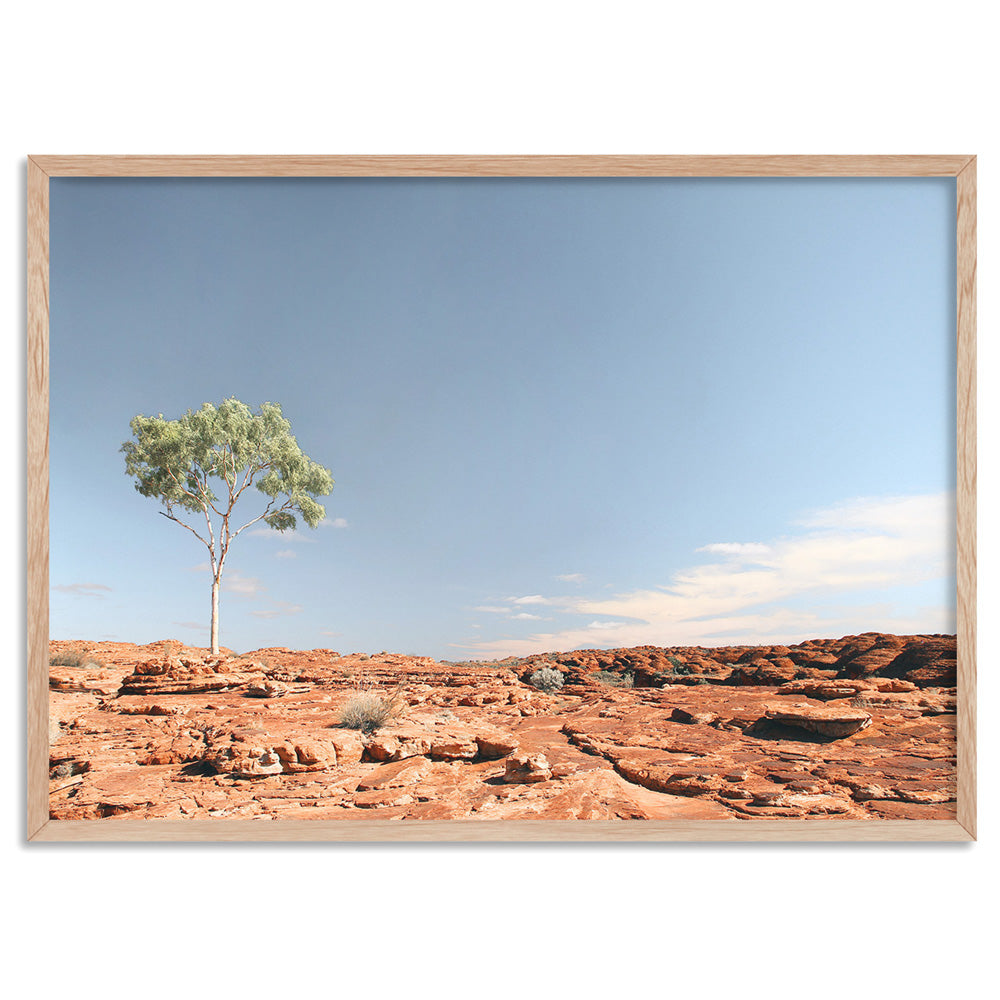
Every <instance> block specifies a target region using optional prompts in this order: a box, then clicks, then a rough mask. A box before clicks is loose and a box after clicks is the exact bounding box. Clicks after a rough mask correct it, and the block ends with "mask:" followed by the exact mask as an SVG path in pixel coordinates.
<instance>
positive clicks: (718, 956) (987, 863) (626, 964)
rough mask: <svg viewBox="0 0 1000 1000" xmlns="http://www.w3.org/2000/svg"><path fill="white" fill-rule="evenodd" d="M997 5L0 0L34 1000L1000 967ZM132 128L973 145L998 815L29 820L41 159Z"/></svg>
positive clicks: (837, 978) (862, 986) (25, 935)
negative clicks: (762, 838) (28, 224)
mask: <svg viewBox="0 0 1000 1000" xmlns="http://www.w3.org/2000/svg"><path fill="white" fill-rule="evenodd" d="M988 10H989V7H988V5H987V4H985V3H968V2H955V0H953V2H951V3H949V4H948V5H944V4H929V3H924V4H920V3H916V4H915V3H912V2H910V3H902V2H900V3H887V2H879V0H866V2H863V3H857V2H853V0H838V2H836V3H822V4H820V3H817V4H808V5H807V4H800V3H794V2H793V3H787V2H778V3H758V4H747V3H743V2H717V3H713V4H697V3H690V2H686V3H682V4H668V3H634V2H622V0H619V2H616V3H614V4H610V3H608V4H596V3H585V2H580V0H577V2H574V3H562V2H540V0H534V2H530V3H525V2H520V0H508V2H506V3H503V4H475V3H467V2H466V3H462V2H454V3H444V2H424V3H404V2H384V3H380V4H377V5H376V4H363V3H358V2H352V3H318V2H317V3H301V2H300V3H296V2H285V3H283V4H276V3H267V4H265V3H259V2H247V0H244V2H241V3H232V2H220V3H206V2H204V0H201V2H197V3H192V2H188V0H172V2H171V3H162V4H136V3H132V2H128V3H125V2H122V3H114V2H107V0H92V2H91V3H88V4H81V3H66V2H62V0H50V2H48V3H45V4H28V3H22V4H19V5H18V6H17V7H16V8H13V10H12V11H10V10H9V11H7V12H6V13H5V15H4V28H3V35H4V40H3V43H2V45H3V53H2V58H0V74H2V78H3V87H2V93H3V106H4V114H3V127H2V129H0V141H2V143H3V156H2V160H0V169H2V171H3V174H2V176H3V179H4V187H5V191H6V195H5V197H4V198H3V199H2V212H3V227H2V232H3V237H2V247H3V254H4V264H5V267H4V269H3V279H2V281H3V286H2V287H3V294H4V312H3V315H4V317H5V330H6V332H5V334H4V364H3V366H2V368H3V374H2V376H0V377H2V380H3V381H2V391H0V405H2V407H3V414H4V417H5V425H6V426H7V428H8V434H9V441H10V444H11V456H12V462H11V464H10V467H9V470H8V476H7V478H8V481H9V489H8V491H7V495H6V496H5V497H4V499H3V503H4V517H3V523H4V526H5V530H4V532H3V536H2V537H3V547H4V548H3V553H4V563H5V565H6V566H7V567H8V570H7V574H6V577H5V580H6V587H7V592H6V598H7V599H6V601H4V602H3V616H4V617H3V624H4V628H3V637H4V643H5V649H6V653H7V656H6V677H7V678H8V680H7V698H6V709H5V716H4V718H5V723H6V731H7V734H8V745H7V754H6V757H5V765H6V766H5V767H4V770H3V786H2V787H3V794H2V807H3V815H4V823H3V830H4V833H5V839H4V848H5V851H4V860H5V875H6V877H5V880H4V889H5V893H4V896H5V899H4V902H5V906H4V910H5V911H6V913H7V914H8V918H9V923H10V928H9V930H8V933H7V935H6V940H5V943H6V944H7V945H8V946H9V949H10V950H9V957H8V960H7V963H6V965H5V968H4V970H3V971H4V974H5V975H4V979H5V980H7V981H8V982H11V983H16V982H17V977H18V973H20V972H22V971H24V970H32V969H33V970H35V973H36V978H35V979H34V980H33V982H34V983H35V986H34V987H33V990H34V994H33V995H36V996H41V997H48V996H56V995H60V994H63V993H67V994H70V995H75V996H83V997H89V996H104V997H118V996H122V997H125V996H129V997H132V996H141V997H160V996H174V995H176V994H178V993H183V994H187V995H190V996H210V995H213V994H215V995H219V996H265V995H281V994H285V995H291V996H299V995H312V994H313V992H314V991H315V992H316V993H317V994H318V995H332V994H341V993H343V992H345V991H349V992H352V993H353V992H363V993H365V994H367V995H373V996H381V995H388V994H389V993H390V992H391V993H392V994H393V995H396V994H403V995H408V994H411V993H413V992H414V991H416V990H418V989H420V992H421V993H422V992H423V991H424V989H426V990H428V991H433V992H434V993H435V994H436V995H441V996H459V995H461V996H465V997H473V996H475V997H478V996H484V997H491V996H507V995H512V994H517V995H520V996H576V995H582V996H591V995H595V996H596V995H605V994H611V995H617V996H622V995H631V996H637V995H638V996H646V995H666V996H674V997H712V996H723V995H729V994H737V995H739V994H744V993H749V994H751V995H756V994H757V993H764V992H766V993H769V994H773V995H789V994H803V995H809V996H812V997H814V998H822V997H834V996H836V997H841V996H844V995H848V996H858V997H870V996H876V995H879V994H880V992H881V991H882V990H885V991H887V992H888V991H891V993H889V995H905V996H908V997H924V996H928V997H929V996H932V995H933V996H936V995H940V994H941V993H942V992H944V991H952V990H958V991H960V992H961V993H962V994H964V995H965V996H979V995H985V991H987V990H989V989H991V988H992V983H993V982H994V981H995V977H994V975H993V970H994V965H995V954H994V952H995V912H996V907H995V900H994V898H993V894H994V893H995V891H996V882H995V869H996V862H997V856H998V855H997V846H996V837H997V822H996V820H997V795H996V789H995V780H996V770H995V765H996V757H997V740H996V736H995V727H994V726H993V725H992V722H993V720H994V718H995V716H996V712H997V705H996V692H997V682H996V673H997V669H998V668H997V663H996V656H995V650H996V648H997V645H998V635H997V620H998V616H997V615H996V613H995V605H996V601H997V597H998V586H997V568H998V567H997V549H998V541H997V529H996V527H995V523H993V522H991V518H990V516H989V512H990V511H991V510H992V511H995V510H997V509H1000V505H998V472H997V460H996V452H997V448H996V443H997V437H996V430H995V428H996V426H997V423H996V417H997V409H998V406H997V396H998V393H997V391H996V380H997V375H998V364H997V347H996V338H995V337H994V336H992V331H993V330H994V329H995V319H996V310H995V295H994V290H995V287H996V268H995V259H996V255H995V250H996V245H997V241H996V235H995V233H996V218H997V211H996V203H997V196H996V190H997V183H998V180H1000V171H998V168H997V152H998V150H997V139H998V132H997V126H996V113H995V106H993V105H991V104H990V103H989V101H988V100H987V94H988V92H989V91H991V90H992V89H993V88H994V87H995V86H996V84H997V79H996V73H995V72H991V71H990V67H991V65H992V66H995V56H994V52H993V51H992V50H991V39H993V38H995V33H994V32H993V31H992V30H991V20H990V19H988V17H987V12H988ZM113 152H114V153H213V152H214V153H291V152H304V153H356V152H370V153H403V152H408V153H436V152H449V153H467V152H480V153H529V152H530V153H591V152H623V153H624V152H643V153H678V152H684V153H734V152H741V153H933V152H946V153H976V154H978V155H979V156H980V161H979V178H980V196H979V209H980V242H979V248H980V249H979V261H980V265H981V267H980V276H981V277H980V292H979V303H980V323H979V329H980V335H979V349H980V360H981V363H980V439H981V441H980V464H979V473H980V475H979V486H980V501H979V503H980V511H981V512H982V516H981V521H980V536H979V537H980V550H979V551H980V566H981V569H980V619H979V627H980V655H979V663H980V675H981V676H980V687H979V714H980V719H981V726H980V743H979V747H980V768H979V774H980V801H981V808H980V836H981V842H980V843H979V844H977V845H974V846H950V847H940V846H840V847H835V846H801V847H790V846H726V845H723V846H710V847H709V846H706V847H698V846H643V847H635V846H632V847H629V846H624V847H621V846H619V847H600V846H574V847H562V846H512V847H464V846H416V847H396V846H381V847H356V846H317V847H313V846H305V847H281V846H270V847H253V846H194V847H190V846H170V847H160V848H151V847H144V846H120V847H114V846H111V847H95V846H90V847H66V846H55V845H32V846H31V847H28V846H27V845H26V844H25V842H24V817H23V795H24V778H23V775H24V750H23V740H24V723H23V719H24V710H23V691H24V688H23V681H22V680H21V679H20V678H21V677H23V663H24V653H23V650H24V598H23V588H24V577H23V539H24V528H23V447H24V445H23V433H24V431H23V405H24V389H23V385H24V374H23V372H24V367H23V365H24V353H23V346H22V345H23V330H24V327H23V323H24V320H23V284H24V272H23V238H24V237H23V218H24V205H23V183H24V181H23V178H24V170H25V166H24V157H25V155H26V154H27V153H113ZM81 416H83V415H81ZM991 877H992V878H993V879H994V881H993V883H992V886H991V885H990V884H989V883H988V880H989V879H990V878H991ZM991 924H992V925H993V929H994V933H992V934H991V933H989V927H990V925H991ZM418 984H422V988H421V985H418ZM987 984H991V985H989V986H988V985H987ZM15 990H16V992H17V995H28V987H27V986H20V987H18V986H15Z"/></svg>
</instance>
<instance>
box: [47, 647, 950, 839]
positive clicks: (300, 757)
mask: <svg viewBox="0 0 1000 1000" xmlns="http://www.w3.org/2000/svg"><path fill="white" fill-rule="evenodd" d="M74 647H76V648H77V649H79V644H75V643H69V642H59V641H54V642H52V643H51V644H50V653H51V655H52V657H53V658H54V659H56V660H59V659H64V658H65V654H66V653H67V652H69V651H70V650H71V649H72V648H74ZM86 650H87V652H88V654H89V656H88V657H84V659H83V662H82V663H81V664H80V665H63V666H56V665H53V666H51V667H50V694H49V697H50V744H51V746H50V779H51V785H50V810H51V816H52V818H54V819H90V818H99V817H109V816H115V817H123V818H139V819H153V818H156V819H180V818H184V817H194V818H204V817H209V816H224V817H230V818H239V817H243V818H251V819H260V820H268V819H324V820H329V819H359V818H372V819H434V820H442V819H513V820H524V819H547V820H567V819H713V820H717V819H754V818H769V817H800V818H810V817H812V818H824V819H829V818H835V817H844V818H847V819H953V818H954V816H955V751H956V739H955V688H954V684H955V638H954V637H953V636H940V635H935V636H890V635H882V634H876V633H868V634H865V635H861V636H848V637H845V638H843V639H836V640H812V641H810V642H806V643H801V644H798V645H795V646H767V647H728V648H716V649H704V648H691V647H678V648H671V649H661V648H654V647H639V648H636V649H620V650H588V651H582V652H581V651H574V652H571V653H560V654H549V655H546V656H534V657H528V658H526V659H523V660H505V661H499V662H496V663H489V664H481V663H464V664H454V663H439V662H436V661H434V660H431V659H429V658H426V657H408V656H399V655H393V654H389V653H381V654H378V655H375V656H366V655H361V654H352V655H347V656H342V655H340V654H338V653H336V652H334V651H333V650H328V649H314V650H310V651H308V652H296V651H293V650H289V649H283V648H281V649H263V650H257V651H255V652H253V653H249V654H246V655H242V656H235V655H233V654H231V653H230V652H229V651H224V653H223V655H222V656H219V657H212V656H209V655H207V654H206V652H205V651H204V650H198V649H192V648H189V647H181V646H180V644H178V643H170V642H160V643H153V644H150V645H148V646H134V645H131V644H126V643H88V644H86ZM88 660H89V662H87V661H88ZM541 667H548V668H550V669H554V670H558V671H559V672H560V675H561V677H562V680H563V686H562V687H561V688H560V689H558V690H556V691H553V692H551V693H545V692H542V691H539V690H536V689H535V688H534V687H533V686H532V685H531V684H530V683H529V682H528V678H529V677H530V676H531V674H532V673H533V672H534V671H536V670H538V669H539V668H541ZM359 689H367V690H374V691H376V692H387V691H389V690H393V691H396V692H397V696H398V701H399V706H400V710H399V714H398V717H397V718H396V719H395V720H394V721H392V722H390V723H389V724H387V725H386V726H384V727H382V728H380V729H378V730H377V731H376V732H374V733H369V734H366V733H363V732H360V731H358V730H353V729H346V728H343V727H341V726H340V725H338V717H339V713H340V710H341V708H342V706H343V705H344V704H345V703H346V702H347V701H348V699H349V698H351V697H352V696H353V695H355V694H356V693H357V691H358V690H359Z"/></svg>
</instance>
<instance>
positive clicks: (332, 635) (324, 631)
mask: <svg viewBox="0 0 1000 1000" xmlns="http://www.w3.org/2000/svg"><path fill="white" fill-rule="evenodd" d="M319 634H320V635H325V636H326V637H327V638H328V639H338V638H340V636H342V635H343V634H344V633H343V632H337V631H335V630H334V629H332V628H321V629H320V630H319Z"/></svg>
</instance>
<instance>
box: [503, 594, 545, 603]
mask: <svg viewBox="0 0 1000 1000" xmlns="http://www.w3.org/2000/svg"><path fill="white" fill-rule="evenodd" d="M507 600H508V601H509V602H510V603H511V604H551V603H552V599H551V598H549V597H542V595H541V594H529V595H528V596H527V597H508V598H507Z"/></svg>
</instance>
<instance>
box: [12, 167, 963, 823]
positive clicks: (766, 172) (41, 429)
mask: <svg viewBox="0 0 1000 1000" xmlns="http://www.w3.org/2000/svg"><path fill="white" fill-rule="evenodd" d="M27 173H28V176H27V212H28V220H27V237H28V246H27V284H28V287H27V320H28V322H27V420H26V424H27V508H26V521H27V525H26V527H27V633H26V634H27V738H28V755H27V767H28V774H27V838H28V840H29V841H158V842H159V841H257V840H271V841H276V840H280V841H382V840H392V841H456V840H467V841H480V842H482V841H591V842H610V841H671V840H672V841H734V840H738V841H845V840H849V841H967V840H974V839H975V838H976V158H975V157H974V156H29V157H28V160H27ZM50 177H954V178H955V179H956V186H957V192H956V194H957V198H956V202H957V206H958V210H957V219H956V233H957V262H956V263H957V276H958V299H957V301H958V313H957V317H956V324H957V360H958V387H957V388H958V395H957V428H958V435H957V442H956V452H957V463H958V466H957V525H956V533H957V560H958V565H957V583H958V587H957V590H958V593H957V614H958V618H957V630H958V695H959V704H958V720H957V733H958V802H957V819H956V820H954V821H952V820H935V821H923V820H891V821H878V820H873V821H870V822H868V821H850V820H845V821H840V820H799V819H796V820H766V819H760V820H752V821H747V822H733V821H711V822H704V821H702V822H695V821H678V822H661V821H651V820H639V821H621V822H604V821H592V820H586V821H584V820H573V821H568V822H548V821H542V820H537V821H525V822H518V821H506V820H501V821H495V822H488V821H487V822H481V821H446V822H428V821H421V820H407V821H402V822H400V821H344V820H337V821H329V822H324V821H303V822H298V821H275V822H268V823H260V822H254V821H250V820H185V821H180V822H174V821H153V820H128V819H104V820H83V821H54V820H50V819H49V818H48V815H49V805H48V760H49V745H48V641H49V520H48V518H49V502H48V501H49V493H48V490H49V452H48V442H49V436H48V429H49V423H48V422H49V178H50Z"/></svg>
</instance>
